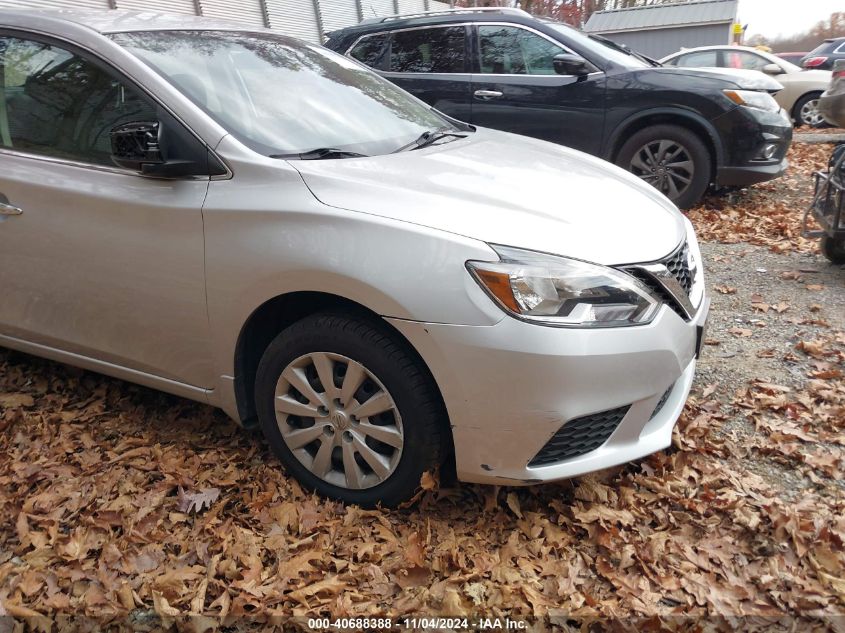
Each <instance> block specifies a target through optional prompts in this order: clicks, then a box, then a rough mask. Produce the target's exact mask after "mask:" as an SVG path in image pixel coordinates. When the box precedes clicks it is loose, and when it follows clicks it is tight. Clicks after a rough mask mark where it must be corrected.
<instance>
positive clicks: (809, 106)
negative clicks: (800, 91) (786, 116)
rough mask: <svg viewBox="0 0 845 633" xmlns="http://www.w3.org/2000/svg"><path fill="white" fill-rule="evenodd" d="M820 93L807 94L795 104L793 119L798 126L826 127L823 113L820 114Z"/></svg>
mask: <svg viewBox="0 0 845 633" xmlns="http://www.w3.org/2000/svg"><path fill="white" fill-rule="evenodd" d="M820 96H821V93H820V92H813V93H810V94H806V95H804V96H803V97H801V98H800V99H799V100H798V101H796V102H795V107H794V108H793V113H794V115H793V118H794V119H795V123H796V124H798V125H809V126H810V127H826V126H827V122H826V121H825V120H824V117H823V116H822V113H821V112H819V97H820Z"/></svg>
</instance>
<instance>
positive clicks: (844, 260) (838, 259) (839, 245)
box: [819, 235, 845, 264]
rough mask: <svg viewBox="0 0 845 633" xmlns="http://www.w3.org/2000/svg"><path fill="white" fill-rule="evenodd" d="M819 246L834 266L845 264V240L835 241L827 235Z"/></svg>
mask: <svg viewBox="0 0 845 633" xmlns="http://www.w3.org/2000/svg"><path fill="white" fill-rule="evenodd" d="M819 246H820V247H821V251H822V254H823V255H824V256H825V257H827V258H828V259H829V260H830V262H831V263H832V264H845V239H842V238H839V239H834V238H832V237H830V236H828V235H825V236H824V237H822V240H821V243H820V244H819Z"/></svg>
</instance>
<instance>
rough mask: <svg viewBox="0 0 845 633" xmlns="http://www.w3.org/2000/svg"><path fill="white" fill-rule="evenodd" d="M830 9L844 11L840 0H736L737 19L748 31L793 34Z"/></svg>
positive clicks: (843, 4)
mask: <svg viewBox="0 0 845 633" xmlns="http://www.w3.org/2000/svg"><path fill="white" fill-rule="evenodd" d="M834 11H845V1H843V0H739V16H738V18H739V21H740V22H741V23H742V24H747V25H748V31H746V33H748V34H749V35H755V34H759V35H764V36H766V37H767V38H769V39H772V38H775V37H776V36H778V35H794V34H796V33H801V32H803V31H806V30H807V29H809V28H810V27H811V26H814V25H815V24H816V22H818V21H820V20H823V19H825V18H826V17H828V16H829V15H830V14H831V13H833V12H834Z"/></svg>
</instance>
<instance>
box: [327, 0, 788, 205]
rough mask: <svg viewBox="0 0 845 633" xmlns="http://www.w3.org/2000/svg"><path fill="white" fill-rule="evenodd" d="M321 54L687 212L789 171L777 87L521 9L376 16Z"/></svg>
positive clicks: (334, 36) (337, 36)
mask: <svg viewBox="0 0 845 633" xmlns="http://www.w3.org/2000/svg"><path fill="white" fill-rule="evenodd" d="M326 46H328V47H329V48H331V49H332V50H335V51H337V52H340V53H342V54H344V55H348V56H349V57H351V58H353V59H356V60H358V61H359V62H362V63H364V64H366V65H368V66H370V67H371V68H373V69H375V70H377V71H378V72H379V73H381V74H382V75H384V76H385V77H387V78H388V79H390V80H391V81H393V82H395V83H396V84H398V85H399V86H401V87H402V88H404V89H406V90H408V91H409V92H411V93H413V94H414V95H416V96H417V97H419V98H420V99H422V100H423V101H426V102H427V103H429V104H430V105H432V106H433V107H435V108H437V109H438V110H440V111H441V112H443V113H445V114H448V115H450V116H452V117H454V118H456V119H460V120H463V121H467V122H469V123H472V124H475V125H481V126H486V127H491V128H496V129H499V130H505V131H508V132H516V133H518V134H525V135H528V136H533V137H536V138H540V139H544V140H547V141H552V142H555V143H561V144H563V145H568V146H570V147H573V148H575V149H579V150H582V151H585V152H589V153H590V154H595V155H596V156H601V157H603V158H605V159H607V160H610V161H612V162H615V163H616V164H617V165H620V166H622V167H624V168H625V169H628V170H630V171H631V172H633V173H635V174H636V175H638V176H640V177H641V178H643V179H644V180H646V181H648V182H650V183H652V184H653V185H654V186H655V187H657V188H659V189H660V190H661V191H663V193H665V194H666V195H667V196H668V197H669V198H671V199H672V200H673V201H674V202H675V203H676V204H677V205H678V206H680V207H689V206H692V205H694V204H695V203H696V202H697V201H698V200H699V199H700V198H701V196H702V195H703V193H704V192H705V190H706V189H707V187H708V185H709V184H711V183H716V184H719V185H749V184H752V183H755V182H762V181H764V180H770V179H772V178H776V177H778V176H780V175H781V174H782V173H783V172H784V170H785V168H786V165H787V162H786V159H785V155H786V152H787V149H788V148H789V143H790V141H791V139H792V125H791V123H790V121H789V119H788V118H787V117H786V116H785V115H784V114H783V113H782V112H781V111H780V108H779V107H778V106H777V104H776V103H775V101H774V99H772V98H771V95H770V94H768V93H767V92H766V90H770V89H774V90H777V88H778V87H779V84H773V83H771V79H769V78H766V77H764V76H763V75H760V74H759V73H749V74H747V75H740V74H738V73H735V72H734V71H730V70H719V69H708V70H704V69H694V68H669V67H666V68H664V67H662V66H660V64H659V63H658V62H655V61H653V60H650V59H647V58H645V57H643V56H641V55H639V54H637V53H635V52H632V51H630V50H628V49H626V48H625V47H623V46H620V45H618V44H615V43H613V42H611V41H609V40H605V39H603V38H598V37H595V36H589V37H588V36H586V35H584V34H583V33H581V32H580V31H577V30H575V29H573V28H571V27H569V26H567V25H565V24H562V23H559V22H552V21H547V20H542V19H538V18H535V17H532V16H531V15H529V14H528V13H525V12H523V11H520V10H519V9H493V10H478V9H463V10H451V11H441V12H435V13H425V14H416V15H407V16H394V17H389V18H374V19H370V20H365V21H363V22H361V23H360V24H358V25H356V26H352V27H349V28H345V29H342V30H339V31H335V32H333V33H329V34H328V41H327V42H326ZM766 82H769V83H766Z"/></svg>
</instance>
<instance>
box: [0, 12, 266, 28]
mask: <svg viewBox="0 0 845 633" xmlns="http://www.w3.org/2000/svg"><path fill="white" fill-rule="evenodd" d="M10 17H11V18H16V19H15V22H16V23H17V24H20V22H21V18H23V21H24V22H25V23H26V22H31V23H32V24H33V25H35V24H36V23H38V22H43V21H45V20H46V21H49V22H52V23H53V24H54V25H57V24H60V23H62V22H64V23H65V24H68V25H73V26H75V27H79V26H83V27H87V28H88V29H90V30H93V31H96V32H98V33H101V34H108V33H126V32H133V31H169V30H191V31H244V32H268V33H269V32H274V31H270V30H269V29H263V28H253V27H247V26H244V25H243V24H238V23H236V22H228V21H226V20H217V19H213V18H204V17H198V16H193V15H174V14H170V13H158V12H152V11H124V10H119V9H111V10H105V11H102V10H100V11H98V10H85V9H15V10H9V9H3V8H0V23H2V22H3V20H4V19H8V18H10Z"/></svg>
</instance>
